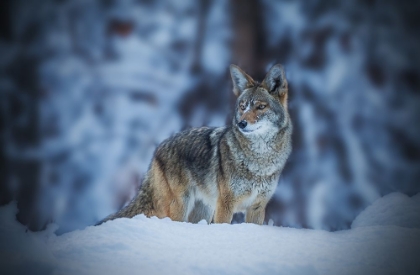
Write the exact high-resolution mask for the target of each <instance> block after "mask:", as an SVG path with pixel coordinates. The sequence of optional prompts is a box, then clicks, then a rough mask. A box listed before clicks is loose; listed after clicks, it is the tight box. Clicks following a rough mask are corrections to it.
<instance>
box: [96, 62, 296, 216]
mask: <svg viewBox="0 0 420 275" xmlns="http://www.w3.org/2000/svg"><path fill="white" fill-rule="evenodd" d="M231 74H232V79H233V80H234V92H235V94H238V95H239V97H238V99H237V104H236V111H235V116H234V118H233V121H232V125H231V126H229V127H220V128H208V127H202V128H196V129H189V130H186V131H183V132H180V133H178V134H176V135H175V136H173V137H171V138H169V139H167V140H165V141H164V142H162V144H160V146H159V147H158V148H157V149H156V152H155V154H154V157H153V160H152V164H151V166H150V168H149V171H148V173H147V175H146V179H145V181H144V183H143V185H142V187H141V189H140V191H139V193H138V195H137V196H136V197H135V198H134V199H133V200H132V201H131V202H130V203H129V204H128V205H127V206H126V207H125V208H123V209H121V210H120V211H119V212H117V213H115V214H113V215H111V216H109V217H107V218H106V219H104V220H103V221H102V222H104V221H107V220H112V219H115V218H119V217H133V216H135V215H137V214H140V213H144V214H145V215H146V216H158V217H160V218H162V217H165V216H169V217H170V218H172V219H173V220H179V221H189V222H195V223H196V222H198V221H200V220H202V219H205V220H206V221H207V222H209V223H210V222H211V221H212V220H213V221H214V222H229V223H230V222H231V220H232V215H233V213H235V212H245V213H246V218H245V220H246V222H252V223H257V224H262V222H263V220H264V213H265V207H266V205H267V203H268V201H269V200H270V198H271V197H272V195H273V193H274V191H275V188H276V186H277V183H278V180H279V177H280V173H281V171H282V170H283V167H284V165H285V163H286V160H287V158H288V156H289V154H290V153H291V150H292V146H291V134H292V123H291V121H290V117H289V114H288V111H287V81H286V79H285V77H284V71H283V68H282V67H281V66H279V65H276V66H274V67H273V68H272V69H271V70H270V72H269V73H268V74H267V77H266V79H265V80H264V81H263V82H262V83H261V84H258V83H257V82H255V81H253V80H252V78H250V77H249V76H247V75H246V74H245V73H243V72H242V71H241V70H240V69H239V68H238V67H236V66H231ZM241 76H243V78H241ZM238 78H241V79H240V80H239V82H237V83H236V84H235V79H236V80H237V79H238ZM244 79H246V81H247V82H246V83H245V82H244ZM238 83H239V84H238ZM241 104H242V105H241ZM261 104H265V105H266V107H265V108H264V109H263V110H260V109H258V108H261V106H260V105H261ZM240 106H243V108H242V109H241V108H240ZM244 106H246V109H245V107H244ZM240 120H247V121H248V125H247V126H246V127H245V128H244V129H240V128H239V127H238V126H237V125H238V122H239V121H240ZM102 222H101V223H102Z"/></svg>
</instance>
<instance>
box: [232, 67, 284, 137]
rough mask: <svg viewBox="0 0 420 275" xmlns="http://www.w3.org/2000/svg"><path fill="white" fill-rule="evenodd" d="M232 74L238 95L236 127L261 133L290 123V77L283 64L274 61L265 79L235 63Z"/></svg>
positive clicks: (278, 128) (251, 133) (234, 87)
mask: <svg viewBox="0 0 420 275" xmlns="http://www.w3.org/2000/svg"><path fill="white" fill-rule="evenodd" d="M230 74H231V77H232V81H233V93H234V94H235V95H236V96H237V97H238V98H237V101H236V107H235V108H236V109H235V116H234V118H233V127H237V128H238V129H239V130H240V131H241V132H242V133H243V134H245V135H253V134H260V135H261V134H265V133H267V132H269V131H276V132H277V131H278V130H280V129H282V128H284V127H285V126H286V125H287V123H288V113H287V81H286V77H285V73H284V69H283V66H282V65H280V64H277V65H274V66H273V67H272V68H271V69H270V71H269V72H268V73H267V75H266V77H265V78H264V80H263V81H262V82H261V83H259V82H257V81H254V80H253V79H252V78H251V77H250V76H249V75H247V74H246V73H245V72H244V71H242V70H241V69H240V68H239V67H238V66H235V65H230Z"/></svg>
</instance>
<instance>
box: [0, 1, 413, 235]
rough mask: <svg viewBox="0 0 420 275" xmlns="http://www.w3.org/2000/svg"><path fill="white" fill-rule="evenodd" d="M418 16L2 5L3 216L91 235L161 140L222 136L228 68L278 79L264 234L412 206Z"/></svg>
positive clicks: (359, 6)
mask: <svg viewBox="0 0 420 275" xmlns="http://www.w3.org/2000/svg"><path fill="white" fill-rule="evenodd" d="M418 3H419V2H417V3H415V1H374V0H366V1H328V0H324V1H323V0H309V1H306V0H301V1H268V0H266V1H240V0H235V1H221V0H216V1H209V0H204V1H194V0H189V1H175V0H173V1H151V0H148V1H134V0H133V1H111V0H108V1H91V0H90V1H86V0H75V1H65V0H61V1H51V0H42V1H41V0H39V1H26V0H18V1H13V0H8V1H2V3H1V8H0V23H1V26H0V52H1V55H0V97H1V107H0V108H1V109H0V111H1V121H0V131H1V149H0V150H1V151H0V158H1V171H0V177H1V185H0V204H1V205H3V204H7V203H9V202H10V201H12V200H17V201H18V208H19V213H18V215H17V218H18V220H19V221H20V222H21V223H23V224H26V225H28V227H29V228H30V229H32V230H40V229H43V228H44V227H45V226H46V224H48V223H50V222H55V223H57V224H58V225H59V226H60V228H59V230H58V233H63V232H67V231H71V230H74V229H78V228H84V227H85V226H87V225H92V224H94V223H95V222H97V221H98V220H100V219H101V218H103V217H105V216H106V215H107V214H110V213H111V212H114V211H116V210H117V209H119V208H121V207H122V206H123V205H124V204H125V203H127V202H128V201H129V200H130V199H131V198H132V197H133V196H134V195H135V193H136V190H137V188H138V187H139V186H140V184H141V182H142V178H143V177H144V174H145V172H146V171H147V168H148V165H149V162H150V160H151V157H152V154H153V151H154V149H155V148H156V146H157V145H158V144H159V143H160V142H161V141H162V140H164V139H165V138H167V137H169V136H171V135H172V134H173V133H175V132H178V131H180V130H182V129H185V128H187V127H191V126H193V127H197V126H203V125H208V126H223V125H225V124H229V123H230V119H231V115H232V108H233V106H234V103H235V97H234V95H233V93H232V92H231V89H232V84H231V82H230V77H229V72H228V66H229V64H231V63H234V64H237V65H239V66H241V67H242V68H243V69H244V70H245V71H246V72H248V73H249V74H250V75H251V76H253V77H255V79H257V80H262V78H263V77H264V75H265V73H266V71H267V70H268V69H269V67H270V66H271V65H273V64H275V63H282V64H283V65H284V66H285V68H286V71H287V78H288V80H289V87H290V90H289V94H290V103H289V106H290V112H291V116H292V120H293V122H294V134H293V146H294V150H293V153H292V155H291V157H290V159H289V161H288V164H287V166H286V168H285V170H284V173H283V174H282V176H281V179H280V182H279V186H278V188H277V191H276V194H275V196H274V197H273V199H272V201H271V202H270V204H269V206H268V208H267V214H266V221H268V219H272V220H273V221H274V223H275V225H279V226H292V227H309V228H317V229H326V230H340V229H346V228H349V226H350V224H351V222H352V220H353V219H354V217H355V216H356V215H357V214H358V213H360V211H362V210H363V209H364V208H365V207H366V206H367V205H369V204H370V203H371V202H372V201H374V200H375V199H376V198H378V197H380V196H383V195H385V194H387V193H390V192H394V191H399V192H403V193H405V194H407V195H410V196H411V195H414V194H416V193H417V192H419V191H420V144H419V141H420V127H419V121H420V120H419V119H420V105H419V103H420V54H419V49H420V43H419V39H420V37H419V35H418V31H419V29H420V24H419V19H418V18H419V17H418V15H419V12H420V9H419V4H418ZM240 221H241V216H239V215H237V216H235V222H240Z"/></svg>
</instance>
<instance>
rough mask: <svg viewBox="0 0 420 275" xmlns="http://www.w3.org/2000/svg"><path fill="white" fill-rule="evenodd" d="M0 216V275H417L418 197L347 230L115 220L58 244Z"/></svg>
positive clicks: (392, 202)
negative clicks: (333, 230) (26, 230)
mask: <svg viewBox="0 0 420 275" xmlns="http://www.w3.org/2000/svg"><path fill="white" fill-rule="evenodd" d="M15 213H16V206H15V204H10V205H8V206H6V207H2V208H0V216H1V220H0V241H1V242H0V243H1V247H0V253H1V257H0V274H119V275H121V274H133V273H135V274H420V258H419V255H420V194H418V195H416V196H414V197H412V198H409V197H407V196H405V195H402V194H399V193H393V194H390V195H388V196H385V197H383V198H381V199H379V200H377V201H375V202H374V203H373V205H371V206H370V207H368V208H367V209H366V210H365V211H363V212H362V213H361V214H360V215H359V216H358V217H357V218H356V220H355V221H354V222H353V224H352V229H351V230H346V231H338V232H334V233H331V232H327V231H318V230H309V229H294V228H282V227H274V226H267V225H264V226H258V225H253V224H235V225H228V224H211V225H207V224H205V223H200V224H189V223H180V222H172V221H171V220H169V219H162V220H159V219H157V218H150V219H149V218H146V217H144V216H143V215H139V216H137V217H135V218H133V219H118V220H115V221H110V222H107V223H105V224H103V225H101V226H97V227H93V226H90V227H88V228H86V229H84V230H80V231H73V232H70V233H66V234H64V235H61V236H56V235H55V234H54V233H53V232H54V230H55V229H56V227H54V226H50V227H49V228H48V229H47V230H46V231H43V232H38V233H32V232H25V228H24V227H23V226H21V225H20V224H18V223H17V222H16V221H15V218H14V214H15Z"/></svg>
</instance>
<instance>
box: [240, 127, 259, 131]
mask: <svg viewBox="0 0 420 275" xmlns="http://www.w3.org/2000/svg"><path fill="white" fill-rule="evenodd" d="M260 128H261V126H260V127H258V128H256V129H252V130H247V129H240V130H241V132H243V133H252V132H254V131H256V130H258V129H260Z"/></svg>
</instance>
